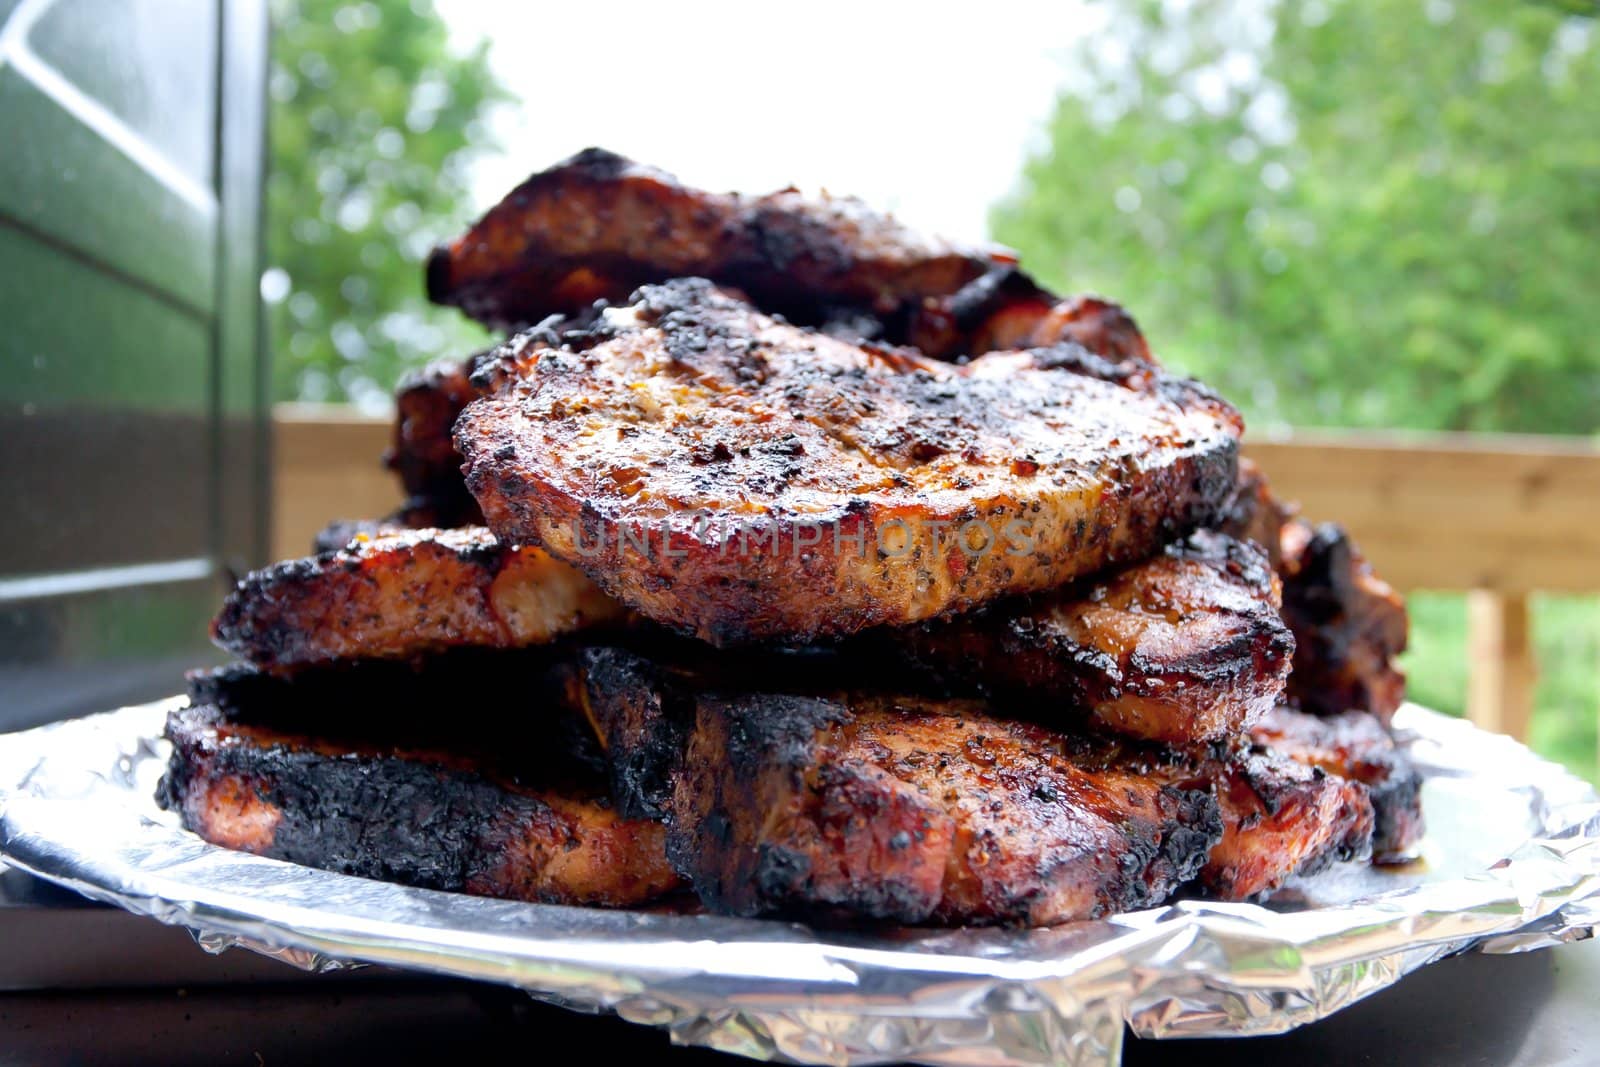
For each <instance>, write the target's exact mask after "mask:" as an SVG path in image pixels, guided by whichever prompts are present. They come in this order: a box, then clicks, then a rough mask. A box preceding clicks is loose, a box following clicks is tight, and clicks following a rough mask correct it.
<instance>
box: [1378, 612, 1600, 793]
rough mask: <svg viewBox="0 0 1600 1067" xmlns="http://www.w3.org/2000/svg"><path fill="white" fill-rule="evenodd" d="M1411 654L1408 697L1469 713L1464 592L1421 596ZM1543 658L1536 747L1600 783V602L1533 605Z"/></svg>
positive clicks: (1536, 708) (1536, 704) (1536, 706)
mask: <svg viewBox="0 0 1600 1067" xmlns="http://www.w3.org/2000/svg"><path fill="white" fill-rule="evenodd" d="M1408 605H1409V607H1410V609H1411V648H1410V650H1409V651H1408V652H1407V653H1406V654H1405V657H1404V659H1403V663H1404V666H1405V670H1406V674H1407V675H1408V676H1409V679H1410V686H1409V689H1408V695H1409V696H1410V698H1411V699H1412V700H1414V701H1416V702H1417V703H1419V704H1426V705H1427V706H1428V707H1431V708H1436V709H1437V710H1439V711H1443V712H1448V713H1449V714H1451V715H1463V714H1465V713H1466V704H1467V600H1466V597H1465V596H1464V595H1462V594H1460V593H1413V594H1412V595H1411V596H1410V597H1409V598H1408ZM1532 612H1533V639H1534V645H1535V647H1536V649H1537V652H1538V657H1539V685H1538V690H1537V691H1536V693H1535V695H1534V711H1533V727H1532V731H1531V733H1532V735H1533V736H1532V741H1533V747H1534V749H1535V750H1536V751H1537V752H1539V753H1540V754H1541V755H1544V756H1548V757H1549V758H1551V759H1554V760H1557V761H1559V762H1561V763H1563V764H1565V765H1566V766H1568V767H1570V768H1572V770H1574V771H1576V772H1577V773H1579V774H1581V775H1583V776H1584V777H1586V778H1588V779H1589V780H1590V781H1600V753H1597V741H1596V737H1597V727H1600V597H1593V596H1546V595H1538V596H1535V597H1534V598H1533V600H1532Z"/></svg>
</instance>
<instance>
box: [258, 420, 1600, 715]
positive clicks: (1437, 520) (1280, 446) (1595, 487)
mask: <svg viewBox="0 0 1600 1067" xmlns="http://www.w3.org/2000/svg"><path fill="white" fill-rule="evenodd" d="M274 432H275V435H276V441H275V446H274V447H275V464H274V489H273V495H274V511H273V516H274V517H273V548H274V551H275V554H276V555H277V556H279V557H285V556H295V555H301V554H303V553H304V551H305V549H306V546H307V545H308V544H309V543H310V540H311V537H312V535H313V534H314V533H315V532H316V531H317V530H318V529H320V528H321V527H322V526H323V525H324V524H325V523H326V522H327V521H328V520H329V519H330V518H334V517H354V516H372V515H381V514H384V513H386V512H388V511H390V510H393V508H394V507H395V506H396V505H397V504H398V503H399V500H400V493H399V490H398V488H397V487H396V485H395V483H394V480H393V478H392V477H391V476H390V475H389V474H388V473H387V472H386V471H384V470H383V469H382V468H381V467H380V466H379V464H378V456H379V455H380V454H381V453H382V452H383V450H384V449H385V448H386V447H387V446H388V443H389V423H388V421H387V420H386V419H381V418H369V417H363V416H358V415H354V414H352V413H351V412H350V411H349V410H348V409H345V408H337V407H311V406H306V405H281V406H280V407H279V408H278V409H277V411H276V412H275V417H274ZM1245 451H1246V454H1248V455H1250V456H1252V457H1253V458H1255V459H1256V460H1257V461H1258V462H1259V463H1260V464H1261V466H1262V468H1263V469H1264V470H1265V471H1266V473H1267V476H1268V478H1269V479H1271V481H1272V485H1273V489H1274V491H1275V492H1276V493H1277V494H1278V496H1279V497H1281V498H1283V499H1287V500H1297V501H1299V502H1300V504H1301V508H1302V511H1303V513H1304V514H1305V515H1306V516H1307V517H1308V518H1310V519H1313V520H1321V519H1337V520H1338V521H1339V522H1342V523H1343V524H1344V525H1345V526H1346V527H1348V528H1349V530H1350V532H1351V533H1352V534H1353V535H1354V536H1355V538H1356V540H1357V541H1358V542H1359V543H1360V545H1361V548H1362V551H1363V552H1365V553H1366V555H1367V557H1368V558H1369V559H1371V560H1372V562H1373V565H1374V566H1375V567H1376V568H1377V569H1378V572H1379V573H1380V574H1382V575H1383V576H1384V577H1385V578H1386V579H1388V580H1389V581H1390V582H1392V583H1393V584H1394V585H1395V586H1397V587H1398V588H1400V589H1402V590H1412V589H1441V590H1460V591H1465V592H1468V593H1470V594H1471V597H1470V611H1469V616H1468V648H1467V649H1464V650H1463V652H1464V654H1465V655H1466V656H1467V657H1468V676H1469V686H1468V698H1467V706H1468V713H1469V714H1470V716H1471V717H1472V719H1473V721H1474V722H1477V723H1478V724H1480V725H1482V726H1486V727H1489V728H1491V729H1495V730H1499V731H1501V732H1504V733H1509V734H1511V735H1513V736H1515V737H1526V736H1527V728H1528V718H1529V713H1530V712H1531V710H1532V706H1533V686H1534V681H1535V678H1536V673H1537V667H1536V664H1535V660H1534V655H1533V649H1532V643H1531V632H1530V629H1529V622H1528V594H1529V593H1532V592H1535V591H1547V592H1600V449H1597V448H1594V447H1590V446H1586V445H1584V444H1581V443H1574V442H1569V441H1565V440H1562V439H1557V438H1548V437H1514V436H1504V435H1494V436H1489V435H1476V434H1474V435H1451V434H1426V435H1422V434H1372V433H1359V434H1358V433H1334V432H1325V431H1302V432H1296V433H1294V434H1293V435H1292V436H1289V437H1284V438H1272V437H1264V438H1263V437H1257V438H1254V439H1252V440H1251V441H1250V442H1249V444H1248V445H1247V446H1246V449H1245ZM1595 668H1596V670H1600V664H1596V665H1595Z"/></svg>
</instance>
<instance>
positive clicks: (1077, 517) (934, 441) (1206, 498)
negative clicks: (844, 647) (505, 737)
mask: <svg viewBox="0 0 1600 1067" xmlns="http://www.w3.org/2000/svg"><path fill="white" fill-rule="evenodd" d="M519 369H520V371H521V373H520V376H512V377H511V380H510V381H508V382H507V384H506V385H504V386H503V387H502V388H501V389H500V390H499V391H498V392H497V393H496V394H495V395H494V396H491V397H489V398H486V399H484V400H480V401H477V402H476V403H473V404H471V405H469V406H468V408H467V409H466V411H465V412H463V414H462V416H461V418H460V419H459V420H458V421H457V423H456V443H457V445H458V447H459V448H460V450H461V452H462V455H463V456H464V457H465V460H466V471H467V484H468V487H469V488H470V489H471V491H472V493H473V495H474V496H475V497H476V498H477V500H478V503H479V504H480V505H482V507H483V510H484V514H485V517H486V518H487V520H488V522H489V525H490V527H491V528H493V529H494V530H495V531H496V532H497V533H498V534H500V535H501V536H502V537H503V538H505V539H507V540H509V541H513V542H518V543H538V544H541V545H543V546H544V547H545V548H546V549H547V550H548V551H549V552H550V553H551V554H552V555H554V556H556V557H557V558H559V559H563V560H565V561H567V562H569V563H571V564H573V565H574V566H577V567H580V568H582V569H583V570H584V571H585V572H586V573H587V574H589V575H590V576H591V577H592V578H594V580H595V581H596V582H598V583H599V584H601V585H602V586H603V587H604V588H605V589H606V590H607V591H608V592H610V593H612V594H613V595H614V596H616V597H617V598H618V599H620V600H622V601H623V602H624V603H627V604H628V605H629V606H631V607H634V608H636V609H638V610H639V611H640V612H641V613H643V614H644V615H646V616H647V617H649V618H651V619H654V620H655V621H658V622H661V623H663V624H665V625H668V626H671V627H674V628H676V629H679V630H681V631H684V632H688V633H693V634H696V635H697V636H699V637H701V638H702V639H704V640H706V641H709V642H710V643H712V644H715V645H733V644H739V643H744V642H753V641H761V640H782V641H790V642H796V643H798V642H804V641H808V640H812V639H815V638H818V637H826V636H836V635H843V634H847V633H851V632H854V631H856V630H859V629H862V628H864V627H868V626H873V625H880V624H893V623H905V622H915V621H919V620H922V619H927V618H931V617H933V616H936V615H940V614H945V613H950V612H956V611H961V610H965V609H968V608H971V607H975V606H977V605H978V604H981V603H983V602H984V601H987V600H990V599H992V598H994V597H997V596H1000V595H1005V594H1016V593H1027V592H1033V591H1037V590H1042V589H1048V588H1052V587H1054V586H1057V585H1060V584H1061V583H1063V582H1066V581H1070V580H1072V579H1074V578H1078V577H1081V576H1083V575H1085V574H1087V573H1089V572H1092V571H1095V570H1099V569H1101V568H1103V567H1106V566H1109V565H1112V564H1115V563H1119V562H1124V561H1129V560H1135V559H1140V558H1144V557H1146V556H1149V555H1151V554H1153V553H1155V552H1156V551H1157V550H1158V549H1159V548H1160V546H1161V545H1162V544H1163V543H1165V542H1166V541H1167V540H1170V539H1171V538H1172V537H1174V536H1179V535H1182V534H1183V533H1185V532H1187V531H1188V530H1189V529H1191V528H1193V527H1195V526H1197V525H1201V524H1203V523H1205V522H1206V521H1208V520H1210V519H1211V518H1213V517H1214V516H1215V513H1216V510H1217V509H1218V507H1219V506H1220V505H1221V503H1222V501H1223V499H1224V498H1225V497H1226V496H1227V494H1228V493H1229V491H1230V490H1231V489H1232V486H1233V484H1234V481H1235V458H1236V454H1237V445H1238V437H1239V433H1240V430H1241V423H1240V420H1239V418H1238V415H1237V413H1236V412H1234V410H1233V409H1232V408H1230V407H1229V406H1228V405H1227V404H1225V403H1224V402H1222V401H1221V400H1219V399H1217V398H1216V397H1215V396H1214V395H1213V394H1211V393H1209V392H1208V391H1206V390H1205V389H1203V388H1201V387H1200V386H1198V385H1195V384H1194V383H1192V382H1187V381H1179V380H1175V379H1172V378H1168V377H1166V376H1165V375H1164V374H1162V373H1161V372H1160V371H1159V370H1158V369H1156V368H1154V367H1153V366H1150V365H1139V366H1137V367H1135V366H1131V365H1128V364H1111V363H1109V362H1108V361H1106V360H1104V359H1101V358H1100V357H1097V356H1095V355H1093V354H1092V353H1089V352H1088V351H1086V350H1085V349H1083V348H1081V347H1078V346H1073V345H1063V346H1058V347H1056V348H1052V349H1042V350H1036V351H1031V352H1014V353H992V354H990V355H987V356H983V357H980V358H978V359H976V360H973V361H972V362H971V363H969V364H967V365H965V366H963V367H954V366H951V365H949V364H943V363H936V362H932V361H929V360H925V359H922V358H920V357H918V356H916V355H914V354H908V353H905V352H901V351H890V350H884V349H878V348H872V347H862V346H858V345H852V344H846V343H844V342H840V341H837V340H834V339H831V338H828V337H824V336H822V335H819V334H816V333H811V332H808V331H805V330H800V329H797V328H795V327H792V326H789V325H786V324H784V323H781V322H778V321H775V320H773V319H771V318H768V317H767V316H765V315H762V314H760V313H758V312H755V311H752V310H751V309H750V308H749V307H748V306H747V305H744V304H742V303H740V302H739V301H737V300H734V299H732V298H730V297H728V296H726V295H724V294H722V293H720V292H718V291H716V290H715V289H713V288H711V287H710V286H709V285H707V284H706V283H704V282H695V281H685V282H678V283H673V284H671V285H667V286H656V287H649V288H646V289H644V290H642V291H641V292H640V294H639V302H638V303H637V304H636V305H635V306H634V307H632V308H629V309H626V310H619V311H616V312H613V313H611V314H610V315H608V316H607V318H606V319H605V320H604V321H603V322H602V324H601V325H600V326H599V327H597V328H596V329H595V330H594V331H593V332H591V333H590V334H588V335H586V336H585V337H584V339H583V340H582V341H581V342H579V341H572V342H571V343H570V344H569V345H568V346H567V347H564V348H562V349H559V350H550V351H544V352H542V353H540V355H539V357H538V358H537V359H535V360H532V361H524V362H523V363H522V364H521V366H520V368H519Z"/></svg>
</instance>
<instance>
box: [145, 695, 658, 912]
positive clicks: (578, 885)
mask: <svg viewBox="0 0 1600 1067" xmlns="http://www.w3.org/2000/svg"><path fill="white" fill-rule="evenodd" d="M377 736H384V737H385V740H384V741H382V742H376V741H366V742H360V741H351V740H334V739H331V738H330V737H328V736H325V735H322V734H318V735H316V736H308V735H304V734H294V733H285V732H281V731H279V730H276V729H274V728H273V727H270V726H266V725H262V724H259V723H246V722H242V721H239V720H238V719H236V718H233V717H230V716H229V715H227V714H226V713H224V712H221V711H219V710H218V709H216V708H211V707H189V708H184V709H182V710H180V711H175V712H173V713H172V714H171V716H170V717H169V718H168V720H167V731H166V737H167V739H168V740H169V741H171V742H172V745H173V752H172V757H171V760H170V762H169V764H168V769H167V774H166V777H165V778H163V780H162V783H161V791H160V794H159V797H158V799H159V800H160V801H161V803H162V806H163V807H166V808H168V809H170V810H173V811H176V812H178V813H179V815H180V816H181V818H182V820H183V824H184V826H185V827H187V828H188V829H190V830H193V831H194V832H195V833H197V834H199V835H200V836H201V837H203V838H205V839H206V840H207V841H210V842H212V843H213V844H217V845H222V846H224V847H227V848H233V849H240V850H242V851H246V852H253V853H256V854H258V855H263V856H270V857H272V858H275V859H283V860H288V861H290V862H292V863H300V864H304V865H306V866H310V867H320V868H322V869H324V870H331V871H337V872H339V873H342V874H354V875H358V876H360V877H363V878H378V879H382V880H384V881H391V882H399V883H402V884H405V885H413V886H420V887H422V888H426V889H443V890H450V891H455V892H465V893H474V894H480V895H484V896H494V897H506V898H511V899H516V900H531V901H542V902H546V903H558V904H598V905H612V906H628V905H635V904H641V903H644V902H646V901H649V900H653V899H655V898H657V897H659V896H662V895H663V894H666V893H668V892H671V891H672V890H674V889H675V888H677V887H678V885H679V881H678V878H677V876H676V875H675V874H674V873H673V871H672V869H671V867H670V866H668V864H667V860H666V854H665V842H664V836H665V835H664V829H663V827H662V826H661V825H660V824H659V823H656V822H652V821H649V820H640V819H626V818H623V817H621V816H619V815H618V814H617V813H616V811H615V810H614V809H613V807H612V805H611V803H610V802H609V801H608V800H607V799H606V798H605V796H604V793H603V791H601V790H600V789H599V788H597V787H596V785H595V784H593V783H583V782H581V781H579V782H572V781H570V780H561V781H559V783H558V784H557V783H552V782H550V781H546V780H543V775H535V776H534V777H535V778H537V779H540V780H537V781H532V782H530V781H528V780H527V776H526V775H524V776H521V777H519V776H518V774H516V773H514V772H513V771H512V769H511V767H509V766H507V765H506V764H505V761H504V760H503V759H496V758H494V757H491V756H490V755H488V754H486V752H485V751H484V750H483V749H482V747H481V746H472V747H469V749H468V750H467V751H468V752H470V754H463V753H461V752H452V751H445V750H431V751H429V750H411V749H407V748H404V747H402V745H401V744H400V743H398V742H397V741H396V740H394V739H392V738H389V737H387V736H386V735H383V734H380V735H377Z"/></svg>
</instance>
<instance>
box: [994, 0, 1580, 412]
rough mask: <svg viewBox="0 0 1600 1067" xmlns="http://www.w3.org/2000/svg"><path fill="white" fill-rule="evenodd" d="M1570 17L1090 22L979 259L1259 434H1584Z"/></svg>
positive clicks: (1375, 14) (1433, 3) (1266, 1)
mask: <svg viewBox="0 0 1600 1067" xmlns="http://www.w3.org/2000/svg"><path fill="white" fill-rule="evenodd" d="M1572 9H1573V5H1567V10H1562V9H1561V7H1559V6H1556V5H1538V4H1530V3H1527V2H1525V0H1482V2H1479V3H1472V4H1467V3H1457V2H1453V0H1367V2H1364V3H1351V2H1339V0H1277V2H1273V0H1240V2H1219V0H1189V2H1186V3H1185V2H1174V0H1168V2H1165V3H1160V2H1149V0H1120V2H1110V3H1104V4H1101V5H1100V6H1099V15H1100V17H1101V18H1102V19H1103V21H1104V29H1103V31H1102V32H1100V33H1096V34H1093V35H1091V36H1089V37H1087V38H1085V39H1084V40H1083V41H1082V42H1081V43H1080V44H1079V45H1078V46H1077V48H1076V52H1075V55H1074V56H1073V59H1072V62H1071V63H1070V64H1069V65H1068V71H1069V80H1068V81H1067V82H1066V83H1065V86H1064V91H1063V93H1062V96H1061V98H1060V100H1059V102H1058V105H1057V108H1056V111H1055V114H1054V116H1053V118H1052V120H1051V122H1050V126H1049V129H1048V134H1049V136H1048V146H1047V147H1046V148H1044V149H1043V150H1042V151H1040V152H1039V153H1037V154H1036V155H1035V156H1034V157H1033V158H1032V159H1031V160H1030V161H1029V163H1028V164H1027V166H1026V168H1025V171H1024V174H1023V178H1022V181H1021V183H1020V185H1019V188H1018V191H1017V192H1016V193H1015V194H1014V195H1013V196H1012V197H1011V198H1010V199H1008V200H1007V201H1006V202H1004V203H1002V204H1000V205H999V206H998V207H997V208H996V210H995V211H994V213H993V219H992V222H993V228H994V231H995V236H996V237H997V238H998V239H1000V240H1002V241H1004V242H1006V243H1008V244H1010V245H1012V246H1014V247H1016V248H1018V249H1019V250H1020V251H1021V252H1022V253H1023V255H1024V260H1025V262H1028V263H1030V264H1031V265H1032V266H1033V267H1034V268H1035V269H1036V270H1037V271H1038V272H1039V273H1040V274H1041V275H1042V276H1043V277H1045V278H1046V279H1047V280H1049V281H1051V282H1054V283H1056V284H1057V285H1060V286H1062V287H1064V288H1066V289H1068V290H1075V289H1087V288H1092V289H1099V290H1102V291H1105V292H1107V293H1109V294H1111V295H1113V296H1118V297H1120V298H1122V299H1124V300H1126V301H1127V303H1128V304H1129V306H1130V307H1131V308H1132V310H1133V311H1134V313H1135V314H1136V315H1137V316H1138V317H1139V319H1140V321H1141V323H1142V324H1143V326H1144V327H1145V329H1146V332H1147V333H1148V334H1149V335H1150V336H1151V337H1152V341H1153V344H1155V346H1156V347H1157V349H1158V350H1159V351H1161V352H1163V353H1164V354H1165V356H1166V358H1167V359H1168V360H1169V362H1171V363H1173V364H1175V365H1177V366H1179V367H1182V368H1183V369H1185V370H1187V371H1190V372H1192V373H1196V374H1199V375H1202V376H1204V377H1205V378H1206V379H1207V380H1208V381H1210V382H1212V383H1213V384H1215V385H1216V386H1218V387H1219V388H1220V389H1222V390H1223V392H1224V393H1225V394H1227V395H1228V396H1230V397H1232V398H1234V399H1236V400H1237V401H1239V402H1240V403H1241V404H1242V405H1243V406H1244V407H1245V409H1246V410H1247V411H1249V412H1250V413H1252V414H1253V415H1254V416H1256V417H1257V421H1258V422H1260V421H1261V419H1263V418H1265V419H1267V420H1274V421H1282V422H1288V423H1294V424H1302V425H1355V426H1362V425H1367V426H1404V427H1415V428H1421V429H1473V430H1521V431H1532V432H1543V433H1594V432H1596V431H1600V343H1596V340H1595V339H1596V338H1597V337H1600V40H1597V37H1600V33H1597V32H1596V27H1595V22H1594V20H1593V19H1589V18H1583V17H1581V16H1579V15H1575V14H1572V13H1571V11H1572Z"/></svg>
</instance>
